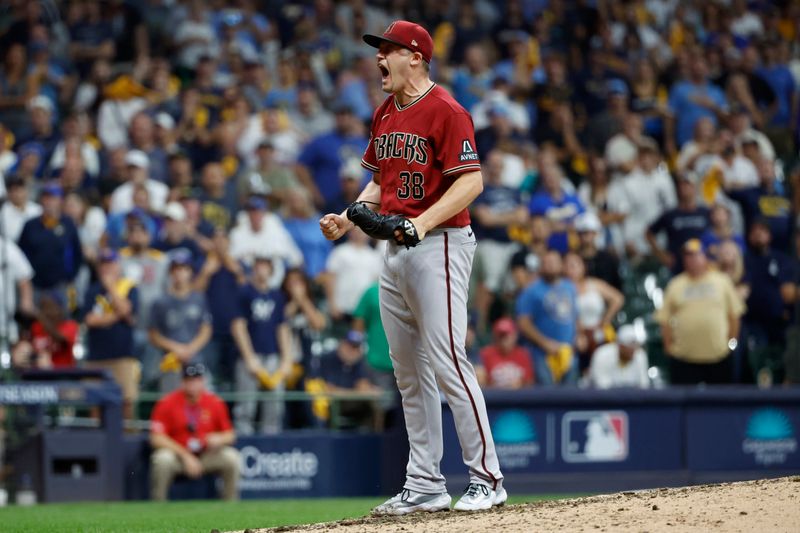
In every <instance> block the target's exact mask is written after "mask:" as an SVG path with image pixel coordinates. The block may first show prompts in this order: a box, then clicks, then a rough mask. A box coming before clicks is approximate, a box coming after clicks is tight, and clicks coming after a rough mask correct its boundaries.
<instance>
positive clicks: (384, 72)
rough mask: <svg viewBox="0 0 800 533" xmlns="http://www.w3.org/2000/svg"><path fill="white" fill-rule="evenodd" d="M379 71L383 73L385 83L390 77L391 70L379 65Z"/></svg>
mask: <svg viewBox="0 0 800 533" xmlns="http://www.w3.org/2000/svg"><path fill="white" fill-rule="evenodd" d="M378 69H380V71H381V79H382V80H383V81H385V80H386V78H388V77H389V68H388V67H386V66H385V65H381V64H378Z"/></svg>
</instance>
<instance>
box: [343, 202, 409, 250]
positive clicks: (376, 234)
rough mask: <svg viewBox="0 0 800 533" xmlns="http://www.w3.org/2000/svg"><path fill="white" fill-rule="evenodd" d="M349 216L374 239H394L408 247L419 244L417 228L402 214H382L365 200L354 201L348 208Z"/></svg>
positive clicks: (351, 220)
mask: <svg viewBox="0 0 800 533" xmlns="http://www.w3.org/2000/svg"><path fill="white" fill-rule="evenodd" d="M347 218H348V219H350V222H352V223H353V224H355V225H356V226H358V227H359V228H361V229H362V230H363V231H364V233H366V234H367V235H369V236H370V237H372V238H373V239H381V240H389V239H392V240H394V241H395V242H396V243H397V244H403V245H405V247H406V248H411V247H412V246H416V245H417V244H419V241H420V238H419V233H417V228H415V227H414V224H413V223H412V222H411V221H410V220H408V219H407V218H406V217H404V216H402V215H381V214H380V213H376V212H375V211H373V210H372V209H370V208H369V207H367V205H366V204H365V203H364V202H353V203H352V204H350V206H349V207H348V208H347ZM396 232H399V234H396Z"/></svg>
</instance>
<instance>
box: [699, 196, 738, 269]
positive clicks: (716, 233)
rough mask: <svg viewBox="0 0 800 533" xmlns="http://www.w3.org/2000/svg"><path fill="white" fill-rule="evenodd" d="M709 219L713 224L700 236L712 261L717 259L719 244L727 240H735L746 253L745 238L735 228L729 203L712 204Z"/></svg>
mask: <svg viewBox="0 0 800 533" xmlns="http://www.w3.org/2000/svg"><path fill="white" fill-rule="evenodd" d="M709 220H710V221H711V225H710V226H709V228H708V229H707V230H706V231H705V233H703V235H702V236H701V237H700V242H701V243H702V244H703V249H704V250H706V251H707V252H708V257H709V259H711V260H712V261H716V260H717V258H718V253H719V246H720V244H722V243H723V242H725V241H733V242H735V243H736V244H737V245H738V246H739V249H740V250H741V252H742V253H744V250H745V243H744V238H742V236H741V235H740V234H738V233H736V232H735V231H734V230H733V224H732V223H731V212H730V209H728V206H727V205H725V204H723V203H716V204H714V205H713V206H711V212H710V214H709Z"/></svg>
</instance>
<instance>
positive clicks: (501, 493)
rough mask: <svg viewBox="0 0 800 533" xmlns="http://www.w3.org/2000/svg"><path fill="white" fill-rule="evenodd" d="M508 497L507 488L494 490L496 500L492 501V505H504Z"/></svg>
mask: <svg viewBox="0 0 800 533" xmlns="http://www.w3.org/2000/svg"><path fill="white" fill-rule="evenodd" d="M507 499H508V493H507V492H506V489H504V488H502V487H500V490H496V491H495V492H494V501H493V502H492V505H493V506H494V507H502V506H504V505H505V504H506V500H507Z"/></svg>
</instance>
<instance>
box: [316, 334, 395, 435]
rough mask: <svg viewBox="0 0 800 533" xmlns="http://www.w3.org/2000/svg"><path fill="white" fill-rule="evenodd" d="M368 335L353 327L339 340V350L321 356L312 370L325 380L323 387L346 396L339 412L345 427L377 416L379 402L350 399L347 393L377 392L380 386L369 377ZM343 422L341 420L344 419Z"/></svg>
mask: <svg viewBox="0 0 800 533" xmlns="http://www.w3.org/2000/svg"><path fill="white" fill-rule="evenodd" d="M363 345H364V334H363V333H361V332H360V331H355V330H350V331H349V332H347V334H346V335H345V336H344V337H343V338H342V339H340V340H339V343H338V345H337V347H336V350H335V351H334V352H332V353H326V354H323V355H321V356H320V357H319V361H318V363H317V364H318V365H319V366H318V368H317V369H316V370H315V371H313V372H312V374H313V375H314V376H316V377H317V378H318V379H320V380H321V381H322V383H323V390H324V391H325V392H328V393H332V394H334V395H337V396H342V397H343V399H335V400H333V401H338V402H339V405H338V414H339V416H342V417H344V418H345V419H346V420H345V426H351V427H353V426H354V427H358V426H361V425H363V424H365V423H367V422H368V421H370V420H372V422H373V426H374V425H375V424H377V418H376V417H375V409H376V406H375V403H374V402H373V401H371V400H364V399H358V400H348V399H347V393H358V394H371V395H376V396H377V394H378V393H379V392H380V389H379V388H378V387H376V386H375V385H374V384H373V383H372V382H371V381H370V378H369V372H368V371H367V365H366V363H365V362H364V352H363ZM340 423H341V422H340Z"/></svg>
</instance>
